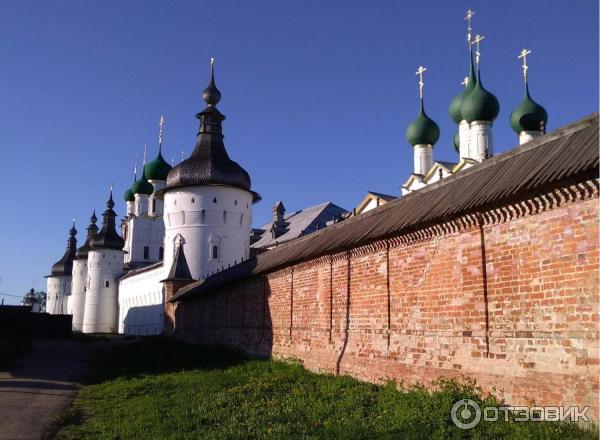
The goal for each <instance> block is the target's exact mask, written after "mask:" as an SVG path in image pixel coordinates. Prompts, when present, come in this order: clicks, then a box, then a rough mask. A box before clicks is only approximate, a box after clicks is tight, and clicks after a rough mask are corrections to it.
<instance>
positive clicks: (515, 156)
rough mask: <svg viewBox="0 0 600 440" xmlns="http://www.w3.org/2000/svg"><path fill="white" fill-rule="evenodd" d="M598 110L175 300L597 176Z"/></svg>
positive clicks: (273, 252) (269, 253)
mask: <svg viewBox="0 0 600 440" xmlns="http://www.w3.org/2000/svg"><path fill="white" fill-rule="evenodd" d="M598 169H599V168H598V113H594V114H592V115H590V116H588V117H586V118H584V119H581V120H580V121H577V122H575V123H573V124H570V125H567V126H565V127H562V128H560V129H558V130H556V131H554V132H552V133H549V134H547V135H545V136H542V137H540V138H537V139H535V140H533V141H530V142H528V143H526V144H524V145H521V146H519V147H517V148H515V149H513V150H511V151H508V152H505V153H502V154H498V155H497V156H494V157H492V158H490V159H487V160H485V161H484V162H482V163H480V164H476V165H474V166H472V167H471V168H469V169H467V170H464V171H461V172H459V173H456V174H454V175H452V176H449V177H447V178H444V179H442V180H441V181H439V182H437V183H435V184H433V185H430V186H427V187H425V188H422V189H420V190H418V191H415V192H412V193H410V194H408V195H406V196H403V197H400V198H398V199H396V200H392V201H390V202H388V203H386V204H385V205H382V206H380V207H378V208H376V209H373V210H372V211H369V212H367V213H365V214H362V215H360V216H356V217H352V218H350V219H348V220H345V221H343V222H341V223H338V224H335V225H332V226H329V227H328V228H326V229H323V230H322V231H318V232H315V233H313V234H311V235H308V236H306V237H303V238H299V239H297V240H294V241H292V242H291V243H289V244H286V245H282V246H279V247H277V248H274V249H272V250H270V251H267V252H265V253H263V254H260V255H257V256H256V257H255V258H252V259H250V260H247V261H244V262H243V263H241V264H238V265H236V266H234V267H232V268H230V269H226V270H223V271H221V272H219V273H217V274H215V275H212V276H210V277H208V278H207V279H205V280H201V281H197V282H195V283H192V284H190V285H188V286H186V287H184V288H182V289H181V290H180V291H179V292H178V293H177V295H176V296H175V297H174V298H173V300H172V301H179V300H183V299H185V298H189V297H192V296H195V295H199V294H202V293H204V292H207V291H210V290H211V289H212V288H214V287H217V286H220V285H223V284H226V283H230V282H234V281H237V280H240V279H242V278H245V277H248V276H252V275H257V274H260V273H265V272H270V271H273V270H277V269H279V268H282V267H285V266H288V265H291V264H295V263H299V262H302V261H306V260H309V259H313V258H317V257H320V256H323V255H328V254H333V253H336V252H340V251H343V250H346V249H350V248H354V247H358V246H361V245H364V244H368V243H371V242H373V241H376V240H380V239H384V238H389V237H394V236H398V235H401V234H404V233H408V232H411V231H415V230H418V229H421V228H425V227H427V226H430V225H433V224H436V223H441V222H444V221H447V220H449V219H452V218H456V217H458V216H461V215H465V214H469V213H472V212H476V211H480V210H485V209H487V208H492V207H495V206H498V205H500V204H502V203H506V202H510V201H511V200H518V199H519V198H522V197H524V196H531V195H535V194H538V193H541V192H543V191H544V190H547V189H550V188H553V187H558V186H561V185H564V184H568V183H575V182H582V181H585V180H589V179H592V178H597V177H598Z"/></svg>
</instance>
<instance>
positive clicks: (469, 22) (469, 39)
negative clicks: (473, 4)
mask: <svg viewBox="0 0 600 440" xmlns="http://www.w3.org/2000/svg"><path fill="white" fill-rule="evenodd" d="M473 15H475V11H472V10H471V9H469V10H468V11H467V15H465V20H466V21H467V43H469V50H471V32H472V31H473V29H471V19H472V18H473Z"/></svg>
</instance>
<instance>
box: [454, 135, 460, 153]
mask: <svg viewBox="0 0 600 440" xmlns="http://www.w3.org/2000/svg"><path fill="white" fill-rule="evenodd" d="M453 141H454V149H455V150H456V152H457V153H459V152H460V134H459V133H458V131H457V132H456V133H454V139H453Z"/></svg>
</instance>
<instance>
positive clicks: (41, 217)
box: [0, 0, 598, 303]
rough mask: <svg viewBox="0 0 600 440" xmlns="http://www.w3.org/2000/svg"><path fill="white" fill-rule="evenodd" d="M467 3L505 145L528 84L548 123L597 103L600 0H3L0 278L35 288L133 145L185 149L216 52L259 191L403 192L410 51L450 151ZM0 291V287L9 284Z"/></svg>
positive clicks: (13, 288) (126, 165)
mask: <svg viewBox="0 0 600 440" xmlns="http://www.w3.org/2000/svg"><path fill="white" fill-rule="evenodd" d="M468 8H472V9H474V10H475V11H476V15H475V17H474V20H473V29H474V33H480V34H483V35H485V36H486V40H485V41H484V42H483V43H482V47H481V52H482V59H481V69H482V76H483V80H484V85H485V86H486V88H487V89H488V90H490V91H492V92H493V93H494V94H495V95H496V96H497V97H498V99H499V101H500V106H501V110H500V115H499V117H498V119H497V121H496V122H495V125H494V136H495V149H496V152H502V151H506V150H508V149H511V148H513V147H514V146H515V145H516V143H517V139H516V135H515V134H514V133H513V132H512V131H511V129H510V126H509V124H508V117H509V114H510V111H511V110H512V109H513V108H514V107H515V106H516V105H517V104H518V103H519V102H520V100H521V98H522V94H523V86H522V77H521V69H520V60H518V59H517V55H518V53H519V51H520V50H521V49H522V48H523V47H527V48H530V49H532V51H533V54H532V55H531V56H530V58H529V65H530V69H529V78H530V88H531V93H532V95H533V97H534V99H536V100H537V101H538V102H540V103H541V104H543V105H544V106H545V107H546V109H547V110H548V113H549V122H548V129H549V130H554V129H556V128H558V127H560V126H562V125H565V124H567V123H570V122H573V121H575V120H577V119H578V118H580V117H583V116H585V115H588V114H589V113H591V112H593V111H596V110H597V109H598V22H597V17H598V2H597V1H596V0H578V1H577V2H569V1H563V0H560V1H559V0H552V1H550V0H547V1H540V0H518V1H514V0H511V1H506V0H505V1H502V2H490V1H482V0H477V1H469V2H466V1H446V0H444V1H442V0H438V1H419V2H413V1H411V2H408V1H406V2H405V1H394V2H392V1H380V2H365V1H344V2H334V1H323V0H305V1H302V2H298V1H292V0H285V1H281V0H273V1H255V2H246V1H241V0H239V1H224V0H219V1H213V2H208V1H184V0H177V1H170V2H166V1H151V0H144V1H141V0H140V1H126V2H125V1H120V0H119V1H117V0H105V1H102V2H98V1H91V0H86V1H83V0H77V1H75V0H64V1H41V0H40V1H36V2H34V1H23V0H19V1H0V9H1V10H2V18H1V19H0V20H1V22H2V24H1V26H0V51H1V53H2V76H1V77H2V81H0V99H1V102H2V105H0V139H1V145H2V147H1V149H0V151H1V152H2V160H1V161H0V171H1V172H0V184H1V188H2V190H0V277H1V281H0V292H5V293H11V294H17V295H22V294H23V293H24V292H25V291H26V290H27V289H29V288H30V287H31V286H32V285H35V288H36V289H44V290H45V280H44V279H43V276H44V275H47V273H48V272H49V268H50V265H51V264H52V263H53V262H54V261H56V260H57V259H59V258H60V257H61V255H62V253H63V252H64V248H65V243H66V239H67V231H68V229H69V227H70V222H71V219H72V218H73V217H74V216H76V217H77V227H78V229H79V231H80V233H79V239H80V244H81V243H82V241H83V239H84V235H85V226H87V223H88V219H89V216H90V213H91V211H92V209H94V208H95V209H96V210H97V211H99V212H101V211H102V210H103V209H104V203H105V201H106V199H107V193H108V187H109V185H110V183H111V182H114V184H115V192H116V194H117V199H118V202H117V207H116V210H117V212H118V214H119V215H122V214H123V212H124V211H125V208H124V204H123V202H122V197H121V194H122V193H123V191H124V190H125V189H126V187H127V186H128V185H130V183H131V180H132V168H133V161H134V159H135V155H136V154H137V155H138V157H140V158H141V155H142V152H143V145H144V144H148V149H149V156H150V157H153V156H154V154H155V153H156V148H157V145H156V144H157V127H158V120H159V117H160V115H161V114H164V116H165V120H166V124H165V136H164V138H165V144H164V151H165V156H166V158H167V159H168V160H170V159H171V158H174V159H175V160H176V162H177V161H178V160H179V159H180V157H181V151H182V150H183V151H184V153H185V155H186V156H187V155H189V154H190V152H191V150H192V148H193V145H194V136H195V133H196V132H197V128H198V123H197V120H196V119H195V117H194V115H195V113H197V112H198V111H199V110H201V109H202V108H203V105H202V104H203V102H202V101H201V93H202V90H203V89H204V87H205V86H206V84H207V81H208V74H209V66H208V60H209V59H210V57H215V58H216V60H217V66H216V75H217V85H218V86H219V88H220V89H221V92H222V93H223V99H222V101H221V103H220V105H219V108H220V109H221V111H222V112H223V113H224V114H225V115H226V116H227V120H226V121H225V123H224V124H225V125H224V132H225V136H226V138H225V144H226V146H227V149H228V151H229V153H230V155H231V157H232V158H233V159H234V160H236V161H237V162H239V163H240V164H241V165H242V166H243V167H244V168H246V169H247V170H248V172H249V173H250V175H251V176H252V183H253V188H254V189H255V190H256V191H258V192H259V193H260V194H261V195H262V197H263V201H262V202H260V203H259V204H257V205H255V207H254V223H255V224H257V225H259V224H262V223H264V222H265V221H267V220H268V219H269V218H270V216H271V213H270V211H271V207H272V205H273V204H274V202H275V201H276V200H279V199H281V200H283V202H284V204H285V205H286V207H287V208H288V210H295V209H300V208H303V207H306V206H310V205H314V204H317V203H321V202H323V201H327V200H331V201H333V202H335V203H337V204H339V205H340V206H342V207H344V208H346V209H352V208H353V207H354V206H356V205H357V204H358V202H359V201H360V200H361V199H362V197H363V196H364V195H365V192H366V191H367V190H373V191H379V192H384V193H390V194H398V193H399V191H400V190H399V186H400V185H401V183H403V182H404V181H405V180H406V178H407V177H408V175H409V174H410V172H411V170H412V151H411V148H410V146H409V145H408V144H407V142H406V140H405V137H404V132H405V129H406V126H407V125H408V124H409V123H410V122H411V121H412V119H414V117H415V116H416V114H417V109H418V87H417V79H416V77H415V75H414V72H415V71H416V68H417V67H418V66H419V65H420V64H422V65H424V66H426V67H427V68H428V71H427V73H426V75H425V99H426V108H427V111H428V114H429V115H430V116H431V117H432V118H433V119H434V120H436V121H437V122H438V124H439V125H440V129H441V137H440V141H439V142H438V144H437V145H436V147H435V152H434V157H435V158H436V159H441V160H454V159H455V158H456V155H455V153H454V150H453V148H452V136H453V134H454V132H455V130H456V127H455V126H454V124H453V122H452V121H451V120H450V118H449V116H448V111H447V110H448V105H449V103H450V100H451V99H452V97H453V96H454V95H455V94H456V93H458V92H459V91H460V87H461V86H460V82H461V80H462V78H463V77H464V76H465V74H466V72H467V49H466V42H465V22H464V20H463V17H464V13H465V11H466V10H467V9H468ZM5 300H6V301H7V302H9V303H10V302H13V300H11V299H10V298H5Z"/></svg>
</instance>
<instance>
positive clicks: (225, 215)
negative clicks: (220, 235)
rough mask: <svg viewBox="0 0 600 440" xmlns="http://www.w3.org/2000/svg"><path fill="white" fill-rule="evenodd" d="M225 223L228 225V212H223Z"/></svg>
mask: <svg viewBox="0 0 600 440" xmlns="http://www.w3.org/2000/svg"><path fill="white" fill-rule="evenodd" d="M223 223H227V211H223Z"/></svg>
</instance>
